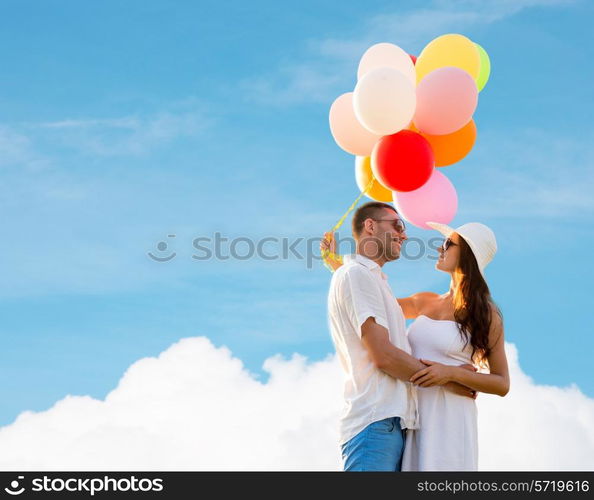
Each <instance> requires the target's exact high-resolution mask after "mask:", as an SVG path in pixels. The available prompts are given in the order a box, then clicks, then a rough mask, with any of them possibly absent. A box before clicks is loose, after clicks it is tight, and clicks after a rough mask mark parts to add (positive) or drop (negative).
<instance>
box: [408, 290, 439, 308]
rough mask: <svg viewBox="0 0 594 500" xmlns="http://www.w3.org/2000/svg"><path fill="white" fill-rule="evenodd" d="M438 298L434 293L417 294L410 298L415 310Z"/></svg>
mask: <svg viewBox="0 0 594 500" xmlns="http://www.w3.org/2000/svg"><path fill="white" fill-rule="evenodd" d="M438 298H439V294H438V293H435V292H418V293H415V294H413V295H411V296H410V299H411V300H412V301H414V303H415V305H416V306H417V308H420V307H422V306H425V305H427V304H429V303H431V302H433V301H434V300H436V299H438Z"/></svg>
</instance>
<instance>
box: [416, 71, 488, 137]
mask: <svg viewBox="0 0 594 500" xmlns="http://www.w3.org/2000/svg"><path fill="white" fill-rule="evenodd" d="M477 104H478V90H477V88H476V83H475V81H474V79H473V78H472V76H470V75H469V74H468V73H466V71H464V70H463V69H460V68H454V67H453V66H447V67H445V68H438V69H436V70H434V71H432V72H431V73H429V74H428V75H427V76H425V77H424V78H423V79H422V80H421V81H420V82H419V84H418V85H417V108H416V110H415V116H414V118H413V122H414V124H415V126H416V127H417V128H418V129H419V130H420V131H421V132H424V133H426V134H431V135H445V134H451V133H452V132H455V131H456V130H460V129H461V128H462V127H463V126H464V125H466V124H467V123H468V122H469V121H470V120H471V119H472V115H473V113H474V110H475V109H476V105H477Z"/></svg>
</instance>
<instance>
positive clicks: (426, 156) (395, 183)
mask: <svg viewBox="0 0 594 500" xmlns="http://www.w3.org/2000/svg"><path fill="white" fill-rule="evenodd" d="M434 164H435V159H434V156H433V150H432V149H431V145H430V144H429V141H428V140H427V139H425V138H424V137H423V136H422V135H421V134H418V133H416V132H413V131H412V130H401V131H400V132H398V133H396V134H392V135H385V136H383V137H382V138H381V139H380V140H379V141H377V142H376V143H375V146H374V148H373V152H372V153H371V170H372V171H373V175H374V176H375V177H376V179H377V180H378V181H380V183H381V184H383V185H384V186H386V187H387V188H388V189H391V190H392V191H414V190H415V189H419V188H420V187H421V186H422V185H423V184H425V183H426V182H427V181H428V180H429V177H431V173H432V172H433V167H434Z"/></svg>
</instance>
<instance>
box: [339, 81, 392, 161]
mask: <svg viewBox="0 0 594 500" xmlns="http://www.w3.org/2000/svg"><path fill="white" fill-rule="evenodd" d="M330 131H331V132H332V137H334V140H335V141H336V144H338V145H339V146H340V147H341V148H342V149H344V150H345V151H346V152H347V153H351V154H353V155H358V156H369V155H371V151H372V150H373V146H375V143H376V142H377V140H378V139H379V138H380V136H379V135H375V134H373V133H372V132H370V131H369V130H367V129H366V128H365V127H363V125H361V124H360V123H359V120H357V117H356V116H355V110H354V109H353V93H352V92H347V93H346V94H342V95H341V96H340V97H339V98H338V99H336V100H335V101H334V102H333V103H332V107H331V108H330Z"/></svg>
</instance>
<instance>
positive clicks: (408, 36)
mask: <svg viewBox="0 0 594 500" xmlns="http://www.w3.org/2000/svg"><path fill="white" fill-rule="evenodd" d="M573 3H575V0H459V1H454V0H447V1H446V0H436V1H434V2H432V3H430V4H429V6H428V7H425V8H422V9H416V10H408V11H406V10H400V11H397V12H387V13H381V14H376V15H371V16H369V17H367V18H364V19H361V20H360V23H359V26H360V28H359V29H358V30H357V34H356V35H354V36H349V37H346V38H323V39H314V40H309V41H308V42H307V44H306V47H305V55H304V56H302V57H301V58H293V59H291V60H285V61H280V62H279V63H278V64H277V69H275V70H273V71H270V72H268V73H267V74H264V75H259V76H255V77H252V78H248V79H246V80H244V81H243V82H242V87H243V88H244V89H245V91H246V95H247V96H248V98H249V99H253V100H255V101H258V102H262V103H266V104H269V105H273V106H288V105H295V104H301V103H306V102H330V101H331V100H332V99H333V98H335V97H336V96H338V95H339V94H340V93H342V92H346V91H349V90H352V88H353V87H354V85H355V83H356V81H355V77H356V72H357V64H358V61H359V58H360V57H361V56H362V55H363V53H364V52H365V50H366V49H367V48H368V47H370V46H371V45H373V44H374V43H378V42H392V43H397V44H398V45H400V46H401V47H402V48H404V49H405V50H409V51H411V53H418V52H419V51H420V50H421V49H422V48H423V47H424V46H425V44H427V43H428V42H429V41H430V40H432V39H433V38H435V37H437V36H439V35H442V34H444V33H451V32H461V31H465V30H468V29H471V28H473V27H476V26H484V25H488V24H491V23H493V22H497V21H500V20H502V19H504V18H507V17H511V16H513V15H515V14H517V13H519V12H521V11H522V10H524V9H527V8H532V7H551V6H566V5H571V4H573Z"/></svg>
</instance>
